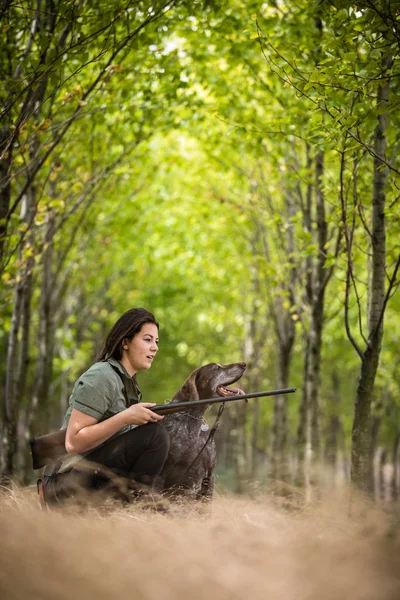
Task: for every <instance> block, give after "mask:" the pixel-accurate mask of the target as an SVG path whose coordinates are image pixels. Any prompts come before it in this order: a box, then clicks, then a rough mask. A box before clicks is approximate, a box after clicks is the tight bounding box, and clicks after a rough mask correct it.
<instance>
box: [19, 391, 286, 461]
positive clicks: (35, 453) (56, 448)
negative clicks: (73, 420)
mask: <svg viewBox="0 0 400 600" xmlns="http://www.w3.org/2000/svg"><path fill="white" fill-rule="evenodd" d="M295 391H296V388H284V389H281V390H270V391H268V392H252V393H250V394H238V395H233V396H216V397H214V398H207V399H205V400H192V401H189V402H167V403H166V404H157V405H156V406H153V407H152V408H150V409H149V410H152V411H153V412H155V413H157V414H159V415H170V414H172V413H175V412H179V411H180V410H185V409H186V408H194V407H195V406H204V405H205V404H217V403H219V404H222V403H223V402H234V401H235V400H247V399H248V398H262V397H264V396H278V395H280V394H293V392H295ZM65 435H66V430H65V429H61V430H60V431H56V432H54V433H48V434H46V435H42V436H40V437H36V438H32V439H31V440H29V444H30V447H31V453H32V463H33V468H34V469H35V470H36V469H41V468H42V467H45V466H46V465H48V464H49V463H51V462H55V461H57V460H60V459H61V458H63V457H64V456H65V455H66V451H65Z"/></svg>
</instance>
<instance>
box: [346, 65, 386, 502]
mask: <svg viewBox="0 0 400 600" xmlns="http://www.w3.org/2000/svg"><path fill="white" fill-rule="evenodd" d="M390 62H391V61H390V59H389V58H387V59H385V63H384V66H385V68H388V66H389V64H390ZM388 99H389V79H387V81H386V84H385V85H384V86H382V87H379V88H378V107H382V106H387V103H388ZM387 121H388V114H387V112H384V113H383V114H381V115H379V116H378V125H377V127H376V129H375V140H374V150H375V154H376V156H375V158H374V176H373V197H372V248H371V250H372V278H371V287H370V293H369V310H368V332H369V335H368V346H367V348H366V350H365V352H364V353H363V355H362V358H361V372H360V377H359V381H358V386H357V392H356V401H355V411H354V421H353V430H352V451H351V478H352V481H353V482H354V483H355V484H356V485H357V486H358V487H359V488H360V489H361V490H363V491H365V492H367V491H368V487H369V486H368V484H369V481H370V479H371V465H370V461H369V448H370V445H371V402H372V397H373V391H374V384H375V377H376V373H377V370H378V365H379V357H380V352H381V344H382V337H383V320H384V311H385V278H386V230H385V201H386V193H385V187H386V180H387V175H388V171H387V167H386V166H385V164H384V163H383V162H382V161H381V160H380V159H379V158H378V157H382V158H384V157H385V153H386V130H387Z"/></svg>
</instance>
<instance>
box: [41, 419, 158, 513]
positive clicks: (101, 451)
mask: <svg viewBox="0 0 400 600" xmlns="http://www.w3.org/2000/svg"><path fill="white" fill-rule="evenodd" d="M168 451H169V434H168V432H167V430H166V429H165V428H164V427H163V426H162V425H160V424H159V423H147V425H140V426H139V427H136V428H135V429H131V430H130V431H128V432H127V433H123V434H121V435H119V436H117V437H116V438H113V439H112V440H110V441H108V442H105V443H104V444H103V445H102V446H100V447H99V448H95V449H94V450H92V451H91V452H89V453H88V454H87V455H86V456H85V458H84V459H82V461H79V462H78V463H76V464H75V465H74V467H73V468H72V469H71V471H69V472H68V473H58V474H56V475H52V476H50V478H47V481H46V479H45V498H46V501H48V502H49V503H53V501H55V502H59V501H61V500H63V499H64V498H66V497H70V496H71V495H75V493H76V492H77V491H79V489H82V488H83V489H86V490H95V489H101V488H104V487H106V486H107V485H108V484H109V483H110V482H111V483H112V477H110V476H109V475H113V474H115V475H118V476H119V477H123V478H124V479H125V480H126V482H127V483H129V482H132V483H133V482H140V483H145V484H146V485H148V486H152V485H153V483H154V482H155V480H156V477H157V475H158V474H159V473H160V472H161V469H162V468H163V466H164V463H165V460H166V458H167V455H168ZM101 467H105V469H102V468H101ZM108 472H109V475H108V474H107V473H108Z"/></svg>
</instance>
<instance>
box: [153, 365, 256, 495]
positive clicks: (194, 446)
mask: <svg viewBox="0 0 400 600" xmlns="http://www.w3.org/2000/svg"><path fill="white" fill-rule="evenodd" d="M245 369H246V364H245V363H233V364H231V365H225V366H224V365H219V364H217V363H210V364H208V365H204V366H203V367H200V368H199V369H196V370H195V371H193V373H192V374H191V375H190V377H189V378H188V379H187V380H186V381H185V383H184V384H183V385H182V387H181V389H180V390H179V391H178V392H177V393H176V394H175V396H174V397H173V398H172V402H189V401H191V400H202V399H206V398H212V397H215V396H217V395H220V396H228V395H231V394H240V393H242V391H241V390H239V389H235V388H231V389H227V388H226V386H228V385H231V384H232V383H235V381H237V380H238V379H240V378H241V376H242V375H243V373H244V371H245ZM206 410H207V405H205V406H195V407H193V408H190V409H187V410H186V411H181V412H177V413H174V414H172V415H167V416H166V417H165V419H164V421H163V424H164V426H165V428H166V429H167V431H168V433H169V434H170V440H171V446H170V451H169V454H168V457H167V460H166V462H165V465H164V468H163V470H162V472H161V474H160V476H159V480H158V485H157V488H158V490H159V491H163V492H165V493H168V492H169V493H178V494H182V495H184V496H186V497H188V498H192V499H206V498H212V495H213V490H214V468H215V462H216V450H215V442H214V439H212V440H210V441H209V443H207V445H206V447H205V448H204V450H203V451H202V452H201V454H200V455H199V452H200V451H201V449H202V448H203V446H204V443H205V442H206V440H207V438H208V435H209V429H208V425H207V423H206V421H205V419H204V413H205V411H206ZM198 455H199V456H198ZM196 457H198V458H196Z"/></svg>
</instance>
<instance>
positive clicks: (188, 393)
mask: <svg viewBox="0 0 400 600" xmlns="http://www.w3.org/2000/svg"><path fill="white" fill-rule="evenodd" d="M197 374H198V370H197V369H196V371H193V373H192V374H191V375H190V377H189V378H188V379H187V380H186V381H185V383H184V384H183V386H182V392H183V394H184V397H185V400H186V402H190V401H191V400H199V399H200V396H199V392H198V391H197Z"/></svg>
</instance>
